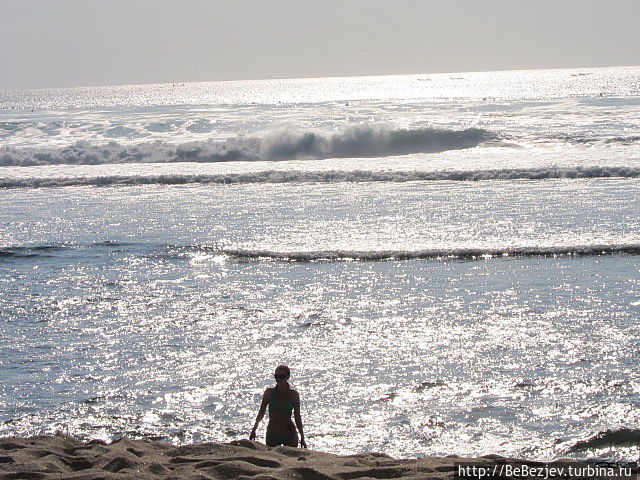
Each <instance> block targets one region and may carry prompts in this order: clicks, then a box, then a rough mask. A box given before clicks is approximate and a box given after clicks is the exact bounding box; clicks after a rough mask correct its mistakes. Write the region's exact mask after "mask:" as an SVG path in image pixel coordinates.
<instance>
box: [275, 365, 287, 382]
mask: <svg viewBox="0 0 640 480" xmlns="http://www.w3.org/2000/svg"><path fill="white" fill-rule="evenodd" d="M273 376H274V377H275V379H276V383H277V384H278V385H284V384H286V383H287V380H289V377H290V376H291V370H289V367H287V366H286V365H278V366H277V367H276V371H275V372H274V374H273Z"/></svg>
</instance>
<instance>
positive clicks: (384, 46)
mask: <svg viewBox="0 0 640 480" xmlns="http://www.w3.org/2000/svg"><path fill="white" fill-rule="evenodd" d="M0 7H1V8H0V72H1V73H0V88H32V87H55V86H77V85H112V84H122V83H157V82H183V81H206V80H227V79H249V78H280V77H305V76H334V75H368V74H390V73H431V72H455V71H475V70H502V69H520V68H545V67H585V66H607V65H638V64H640V28H638V19H639V18H640V1H639V0H608V1H606V2H604V1H601V0H599V1H596V0H535V1H533V0H531V1H530V0H438V1H431V0H421V1H419V0H414V1H409V0H339V1H338V0H335V1H334V0H321V1H307V0H297V1H289V0H283V1H279V0H271V1H270V0H256V1H251V0H228V1H216V0H173V1H167V0H0Z"/></svg>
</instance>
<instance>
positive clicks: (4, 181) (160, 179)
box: [0, 166, 640, 188]
mask: <svg viewBox="0 0 640 480" xmlns="http://www.w3.org/2000/svg"><path fill="white" fill-rule="evenodd" d="M639 177H640V167H599V166H596V167H566V168H564V167H551V168H531V169H524V168H521V169H518V168H515V169H500V170H469V171H465V170H462V171H435V172H429V171H415V170H410V171H389V170H387V171H371V170H327V171H296V170H262V171H257V172H250V173H229V174H217V175H207V174H197V175H196V174H194V175H188V174H171V175H108V176H96V177H49V178H47V177H40V178H37V177H36V178H0V188H41V187H72V186H97V187H99V186H134V185H153V184H156V185H186V184H250V183H267V184H276V183H343V182H413V181H484V180H548V179H586V178H639Z"/></svg>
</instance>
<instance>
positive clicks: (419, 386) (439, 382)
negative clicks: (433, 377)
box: [414, 381, 445, 392]
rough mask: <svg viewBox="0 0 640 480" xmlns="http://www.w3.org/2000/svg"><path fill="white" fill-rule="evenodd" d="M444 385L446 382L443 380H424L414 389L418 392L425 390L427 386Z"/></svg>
mask: <svg viewBox="0 0 640 480" xmlns="http://www.w3.org/2000/svg"><path fill="white" fill-rule="evenodd" d="M444 385H445V384H444V382H441V381H437V382H422V383H421V384H420V385H418V386H417V387H416V388H415V389H414V390H415V391H416V392H422V391H423V390H425V389H427V388H435V387H443V386H444Z"/></svg>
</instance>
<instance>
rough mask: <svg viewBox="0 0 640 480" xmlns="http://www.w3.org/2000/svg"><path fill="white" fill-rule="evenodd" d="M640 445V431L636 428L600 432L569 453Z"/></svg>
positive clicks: (576, 445)
mask: <svg viewBox="0 0 640 480" xmlns="http://www.w3.org/2000/svg"><path fill="white" fill-rule="evenodd" d="M639 445H640V430H638V429H635V428H633V429H632V428H620V429H618V430H605V431H603V432H599V433H598V434H596V435H594V436H593V437H591V438H590V439H588V440H582V441H579V442H576V443H575V444H574V445H573V446H572V447H570V448H569V452H581V451H584V450H596V449H600V448H612V447H637V446H639Z"/></svg>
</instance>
